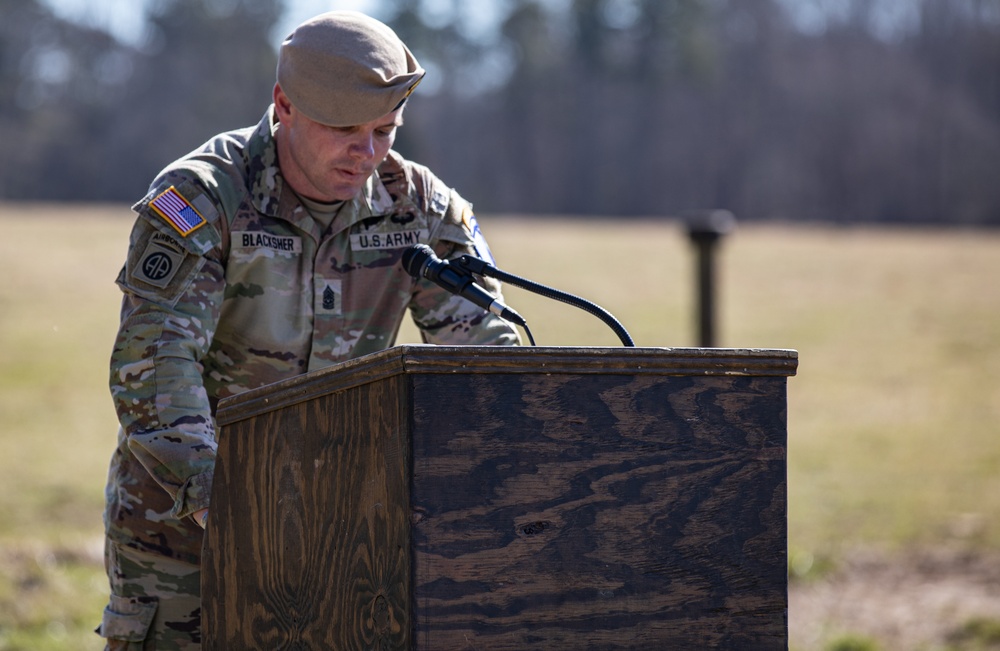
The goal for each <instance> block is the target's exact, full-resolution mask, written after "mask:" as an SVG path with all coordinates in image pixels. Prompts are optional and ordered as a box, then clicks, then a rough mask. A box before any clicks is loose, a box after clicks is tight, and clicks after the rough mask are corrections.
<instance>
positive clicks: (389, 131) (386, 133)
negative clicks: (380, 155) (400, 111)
mask: <svg viewBox="0 0 1000 651" xmlns="http://www.w3.org/2000/svg"><path fill="white" fill-rule="evenodd" d="M395 131H396V127H388V128H385V129H376V130H375V133H377V134H378V135H380V136H382V137H384V138H388V137H389V136H391V135H392V134H393V133H394V132H395Z"/></svg>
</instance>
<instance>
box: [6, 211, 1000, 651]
mask: <svg viewBox="0 0 1000 651" xmlns="http://www.w3.org/2000/svg"><path fill="white" fill-rule="evenodd" d="M480 224H481V226H482V228H483V230H484V232H485V233H486V236H487V238H488V239H489V241H490V244H491V246H492V248H493V253H494V254H495V256H496V258H497V262H498V266H499V267H501V268H502V269H504V270H505V271H508V272H510V273H514V274H517V275H519V276H523V277H525V278H529V279H531V280H534V281H536V282H540V283H543V284H546V285H550V286H552V287H556V288H558V289H561V290H564V291H567V292H570V293H573V294H576V295H579V296H582V297H584V298H587V299H590V300H591V301H594V302H596V303H598V304H599V305H601V306H602V307H604V308H605V309H607V310H609V311H610V312H611V313H612V314H614V315H615V316H616V317H617V318H618V319H619V320H620V321H621V322H622V323H623V324H624V326H625V327H626V328H627V329H628V330H629V331H630V333H631V334H632V336H633V338H634V339H635V341H636V344H637V345H639V346H691V345H694V344H695V343H696V335H695V333H696V327H695V326H696V324H695V319H694V307H695V306H694V296H695V292H694V285H693V283H694V259H693V252H692V248H691V246H690V245H689V243H688V241H687V238H686V235H685V232H684V230H683V228H682V227H681V226H680V225H679V224H678V223H677V222H675V221H671V220H667V219H664V220H624V219H613V218H605V219H600V220H597V219H552V218H529V217H506V216H489V215H483V216H480ZM130 225H131V219H130V213H129V210H128V208H127V207H125V206H117V205H114V206H36V205H14V204H6V205H4V204H0V229H2V236H0V278H2V282H0V651H8V650H13V649H18V650H28V649H31V650H32V651H45V650H49V649H52V650H55V649H66V650H74V651H77V650H84V651H86V650H88V649H95V650H96V649H100V648H102V644H101V641H100V640H99V638H97V636H96V635H94V634H93V633H92V630H93V628H94V627H95V626H96V625H97V623H98V622H99V619H100V614H101V610H102V609H103V606H104V601H105V599H106V592H105V579H104V575H103V570H102V567H101V563H102V561H101V545H102V539H101V510H102V504H103V485H104V479H105V473H106V470H107V460H108V458H109V456H110V454H111V450H112V447H113V445H114V439H115V428H116V425H115V417H114V412H113V409H112V407H111V402H110V398H109V397H108V391H107V381H106V375H107V372H106V369H107V360H108V356H109V353H110V348H111V344H112V340H113V337H114V333H115V329H116V325H117V307H118V300H119V294H118V289H117V288H116V286H115V284H114V278H115V275H116V273H117V271H118V268H119V267H120V265H121V263H122V260H123V258H124V255H125V249H126V240H127V236H128V231H129V228H130ZM718 271H719V287H718V290H719V296H718V301H719V303H718V311H719V324H718V338H719V345H721V346H724V347H734V348H794V349H796V350H798V351H799V371H798V375H797V376H795V377H792V378H789V380H788V395H789V409H788V421H789V442H788V482H789V514H788V515H789V570H790V575H791V579H792V583H793V586H795V585H805V584H810V583H821V582H823V581H824V580H826V577H829V576H831V575H834V574H835V573H836V572H837V569H838V567H840V566H842V565H844V564H845V563H846V562H847V559H851V558H854V557H856V555H857V554H859V553H877V554H879V555H881V556H880V557H884V558H888V559H900V561H901V562H902V561H903V560H905V559H907V558H909V557H911V556H912V555H914V554H918V553H924V552H926V551H927V550H941V549H947V550H959V551H960V552H961V553H962V554H965V555H967V556H969V555H971V556H980V555H982V556H988V555H992V554H995V553H997V552H998V551H1000V435H998V426H997V423H1000V346H998V342H1000V283H998V282H997V278H1000V233H994V232H982V231H978V232H963V231H946V230H894V229H867V228H865V229H862V228H858V229H853V228H851V229H844V228H827V227H817V226H813V227H804V226H775V225H767V226H764V225H746V224H744V225H741V227H740V228H739V229H738V230H737V231H735V232H734V233H733V234H732V235H731V236H729V237H728V238H727V239H726V240H725V241H723V242H722V244H721V246H720V248H719V260H718ZM505 297H506V299H507V303H508V304H510V305H511V306H512V307H514V308H515V309H516V310H517V311H518V312H520V313H521V314H522V315H523V316H524V317H525V318H526V319H527V320H528V323H529V325H530V327H531V329H532V332H533V334H534V337H535V340H536V343H537V344H539V345H544V346H560V345H588V346H589V345H595V346H617V345H620V343H619V341H618V339H617V337H616V336H615V335H614V333H613V332H612V331H611V330H610V329H608V328H607V326H605V325H604V324H603V323H602V322H601V321H600V320H598V319H596V318H595V317H593V316H591V315H589V314H587V313H586V312H583V311H581V310H579V309H576V308H573V307H571V306H568V305H565V304H563V303H557V302H554V301H551V300H549V299H544V298H541V297H538V296H535V295H532V294H529V293H527V292H525V291H524V290H521V289H518V288H514V287H508V288H507V289H506V291H505ZM401 337H402V339H403V340H404V341H414V340H415V339H414V337H415V334H414V331H413V330H412V329H406V330H404V332H403V333H402V334H401ZM872 550H874V551H872ZM794 606H795V602H794V601H793V602H792V607H791V609H790V613H789V619H790V621H791V622H792V628H793V630H795V628H796V618H797V616H802V613H797V612H796V610H795V607H794ZM888 616H890V614H886V617H888ZM997 617H1000V611H998V614H997ZM984 621H986V620H984ZM990 623H991V622H990V621H986V624H987V625H988V624H990ZM992 623H993V624H996V620H993V621H992ZM948 624H949V625H953V626H952V627H953V628H955V629H958V628H960V627H962V626H963V625H965V624H967V622H965V621H964V620H961V618H956V621H954V622H948ZM998 629H1000V626H998ZM849 633H852V631H850V630H846V631H837V630H833V629H831V630H830V631H829V633H828V634H826V633H824V636H820V637H816V638H810V639H808V640H797V639H795V638H794V637H793V640H792V648H793V649H799V650H800V651H806V649H810V650H812V649H817V650H821V651H829V650H831V649H838V648H839V649H848V648H864V649H884V650H888V649H892V648H895V647H894V646H893V641H892V640H884V639H883V640H876V639H869V637H865V636H864V635H861V634H862V633H864V631H860V632H858V634H859V637H858V638H856V640H857V641H858V644H871V645H877V646H866V647H864V646H856V647H848V646H840V647H837V644H840V643H843V644H847V643H848V642H849V639H848V638H845V637H843V635H846V634H849ZM838 635H840V636H841V637H840V638H837V636H838ZM998 638H1000V634H998ZM837 639H840V640H841V642H838V641H837ZM851 639H854V638H851ZM956 639H957V638H956ZM845 640H848V641H846V642H845ZM981 641H982V640H980V642H981ZM980 642H976V643H977V644H978V643H980ZM935 644H936V645H935ZM948 644H950V646H947V645H945V644H944V643H941V642H935V643H933V644H932V643H930V642H928V643H927V644H926V645H925V646H923V647H921V648H925V649H928V650H932V649H959V648H961V649H974V648H987V647H985V646H983V647H978V646H961V644H963V643H962V642H961V641H960V640H959V641H952V642H949V643H948Z"/></svg>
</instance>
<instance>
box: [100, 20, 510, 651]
mask: <svg viewBox="0 0 1000 651" xmlns="http://www.w3.org/2000/svg"><path fill="white" fill-rule="evenodd" d="M423 74H424V71H423V70H422V69H421V68H420V66H419V65H418V64H417V62H416V60H415V59H414V57H413V55H412V54H411V53H410V52H409V50H408V49H407V48H406V46H405V45H403V43H402V42H401V41H399V39H398V38H397V37H396V35H395V34H394V33H393V32H392V31H391V30H389V28H388V27H386V26H385V25H383V24H382V23H379V22H378V21H375V20H373V19H371V18H368V17H365V16H363V15H361V14H357V13H353V12H330V13H327V14H323V15H321V16H318V17H316V18H314V19H312V20H310V21H307V22H306V23H303V24H302V25H300V26H299V27H298V28H296V30H295V31H294V32H293V33H292V34H291V35H290V36H289V37H288V39H286V40H285V42H284V43H283V44H282V47H281V51H280V53H279V63H278V74H277V84H276V85H275V89H274V94H273V100H274V103H273V104H272V105H271V106H270V107H269V108H268V110H267V113H266V114H265V115H264V117H263V119H262V120H261V122H260V123H259V124H258V125H257V126H256V127H253V128H248V129H244V130H240V131H234V132H230V133H226V134H222V135H220V136H217V137H216V138H213V139H212V140H210V141H209V142H208V143H206V144H205V145H203V146H202V147H201V148H199V149H198V150H196V151H194V152H192V153H191V154H189V155H187V156H185V157H183V158H181V159H180V160H178V161H176V162H174V163H173V164H171V165H170V166H168V167H167V168H166V169H165V170H164V171H163V172H161V173H160V175H159V176H158V177H157V179H156V180H155V181H154V182H153V184H152V186H151V188H150V191H149V193H148V194H147V195H146V197H145V198H144V199H143V200H142V201H140V202H139V203H138V204H136V206H135V207H134V210H135V211H136V213H137V214H138V218H137V220H136V223H135V226H134V228H133V231H132V234H131V238H130V243H129V253H128V257H127V260H126V262H125V266H124V268H123V269H122V271H121V273H120V275H119V277H118V284H119V285H120V286H121V288H122V291H123V292H124V299H123V304H122V314H121V326H120V329H119V333H118V338H117V341H116V343H115V348H114V353H113V356H112V360H111V392H112V396H113V398H114V402H115V406H116V409H117V412H118V417H119V420H120V423H121V429H120V431H119V436H118V447H117V449H116V450H115V453H114V456H113V457H112V461H111V467H110V471H109V477H108V487H107V509H106V513H105V525H106V531H107V546H106V549H107V553H106V563H107V569H108V576H109V580H110V584H111V599H110V603H109V605H108V607H107V609H106V610H105V613H104V618H103V621H102V624H101V626H100V627H99V628H98V632H99V633H100V634H101V635H102V636H103V637H105V638H106V639H107V644H108V648H109V649H151V648H155V649H157V650H158V651H164V650H173V649H198V648H200V626H201V621H200V605H201V604H200V596H199V593H200V572H199V563H200V559H201V546H202V529H203V527H204V526H206V524H210V522H211V520H210V519H209V518H208V507H209V495H210V493H211V484H212V473H213V469H214V466H215V451H216V440H215V433H216V430H215V424H214V410H215V406H216V404H217V402H218V401H219V400H220V399H221V398H225V397H227V396H232V395H234V394H236V393H239V392H241V391H246V390H248V389H252V388H254V387H258V386H261V385H264V384H268V383H271V382H275V381H278V380H282V379H285V378H289V377H292V376H295V375H299V374H301V373H305V372H307V371H312V370H315V369H318V368H322V367H325V366H329V365H331V364H336V363H338V362H341V361H344V360H347V359H351V358H354V357H357V356H359V355H364V354H366V353H371V352H374V351H377V350H381V349H383V348H386V347H388V346H391V345H392V344H393V341H394V340H395V337H396V333H397V331H398V329H399V326H400V323H401V320H402V318H403V315H404V313H406V312H407V311H409V313H410V314H411V316H412V318H413V319H414V321H415V322H416V324H417V326H418V327H419V329H420V331H421V333H422V336H423V339H424V340H425V341H427V342H429V343H441V344H444V343H447V344H503V345H514V344H517V343H519V338H518V334H517V331H516V330H515V329H514V328H513V326H511V325H510V324H508V323H507V322H505V321H503V320H502V319H500V318H499V317H497V316H495V315H493V314H490V313H489V312H486V311H484V310H482V309H481V308H478V307H476V306H475V305H473V304H472V303H470V302H468V301H466V300H465V299H462V298H458V297H455V296H452V295H450V294H448V293H447V292H445V291H444V290H442V289H440V288H438V287H436V286H434V285H432V284H429V283H428V282H426V281H424V280H420V281H416V280H414V279H413V278H411V277H410V276H409V275H407V274H406V272H405V271H403V269H402V268H401V265H400V256H401V254H402V252H403V251H404V250H405V249H406V248H407V247H408V246H409V245H411V244H414V243H426V244H429V245H430V246H431V247H432V248H434V249H435V251H436V253H437V254H438V255H439V256H441V257H442V258H452V257H457V256H459V255H462V254H465V253H473V254H476V255H479V256H481V257H489V255H490V254H489V249H488V248H487V247H486V243H485V241H484V240H483V239H482V235H481V233H480V232H479V229H478V226H477V225H476V221H475V217H474V216H473V214H472V209H471V206H470V205H469V204H468V203H467V202H466V201H465V200H463V199H462V198H461V197H460V196H459V195H458V194H457V193H456V192H454V191H453V190H451V189H450V188H449V187H447V186H445V185H444V184H443V183H442V182H441V181H440V180H438V179H437V178H436V177H435V176H434V175H433V174H432V173H431V172H430V171H429V170H427V169H426V168H424V167H421V166H419V165H416V164H414V163H412V162H409V161H407V160H404V159H403V158H401V157H400V156H399V155H398V154H396V153H395V152H393V151H391V146H392V143H393V139H394V137H395V133H396V129H397V128H398V127H399V126H400V125H401V124H402V112H403V105H404V103H405V102H406V98H407V97H408V96H409V94H410V92H412V90H413V87H414V86H416V84H417V83H418V82H419V81H420V79H421V77H422V76H423ZM482 282H483V283H484V284H485V285H486V286H487V287H488V288H489V289H490V290H492V291H493V292H494V293H497V294H499V287H498V286H497V285H496V284H495V283H493V282H492V281H489V280H483V281H482Z"/></svg>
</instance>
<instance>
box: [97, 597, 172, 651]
mask: <svg viewBox="0 0 1000 651" xmlns="http://www.w3.org/2000/svg"><path fill="white" fill-rule="evenodd" d="M156 607H157V601H156V598H155V597H143V598H141V599H140V598H137V597H119V596H118V595H111V600H110V602H109V603H108V607H107V608H105V609H104V617H103V619H102V620H101V626H100V628H99V629H97V633H98V634H99V635H100V636H101V637H103V638H105V639H106V640H109V641H111V640H115V641H119V642H131V643H132V644H129V645H128V646H125V647H121V648H123V649H126V650H128V651H132V650H135V651H139V650H141V649H142V643H143V642H144V641H145V640H146V638H147V637H148V636H149V629H150V627H151V626H152V625H153V617H155V616H156ZM109 647H110V648H119V647H115V646H111V645H109Z"/></svg>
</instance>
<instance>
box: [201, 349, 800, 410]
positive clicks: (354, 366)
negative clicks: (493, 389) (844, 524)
mask: <svg viewBox="0 0 1000 651" xmlns="http://www.w3.org/2000/svg"><path fill="white" fill-rule="evenodd" d="M797 368H798V351H795V350H791V349H765V348H632V347H615V348H605V347H568V346H438V345H431V344H405V345H401V346H394V347H392V348H388V349H386V350H382V351H379V352H375V353H371V354H369V355H365V356H362V357H358V358H356V359H352V360H348V361H346V362H343V363H341V364H336V365H334V366H330V367H328V368H324V369H320V370H317V371H312V372H309V373H306V374H303V375H299V376H296V377H293V378H289V379H287V380H283V381H281V382H276V383H274V384H271V385H268V386H264V387H260V388H257V389H252V390H250V391H247V392H245V393H240V394H238V395H235V396H233V397H230V398H226V399H224V400H222V401H220V403H219V407H218V410H217V413H216V420H217V424H218V425H219V426H223V425H226V424H229V423H231V422H235V421H236V420H241V419H242V418H244V417H246V415H247V414H248V413H250V412H253V413H256V412H259V411H267V410H270V409H275V408H278V407H285V406H288V405H291V404H295V403H297V402H303V401H306V400H309V399H311V398H312V397H315V396H316V395H318V394H320V393H329V392H331V391H339V390H344V389H347V388H350V387H353V386H358V385H361V384H365V383H367V382H371V381H374V380H377V379H380V378H385V377H389V376H392V375H397V374H406V373H411V374H424V373H438V374H441V373H443V374H453V373H466V374H470V375H479V374H514V373H540V374H550V375H551V374H577V375H587V374H594V375H681V376H685V375H686V376H712V375H716V376H770V377H790V376H793V375H795V373H796V370H797ZM251 403H260V404H259V405H257V408H253V407H251ZM248 407H250V409H249V412H248V409H247V408H248Z"/></svg>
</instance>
